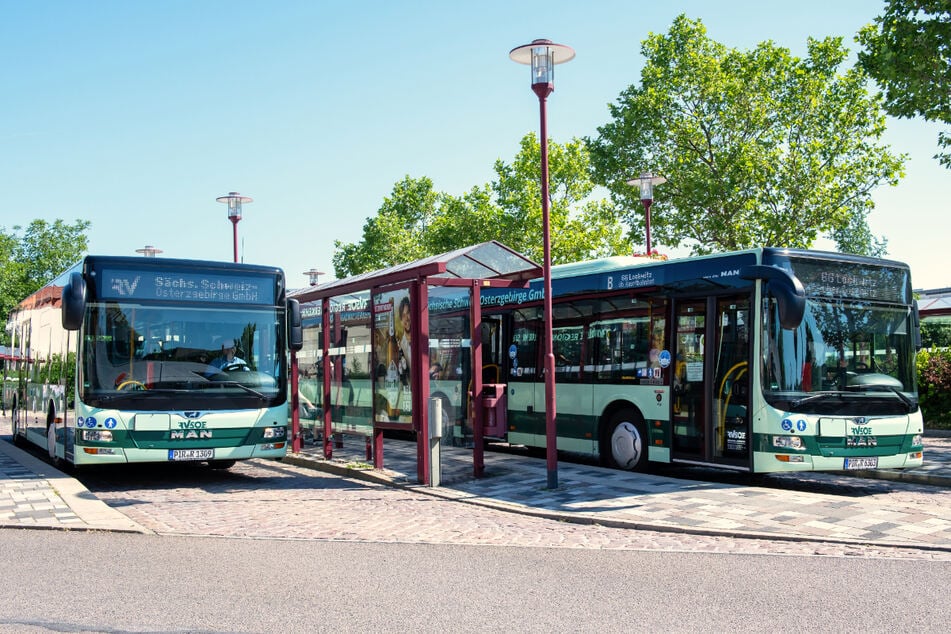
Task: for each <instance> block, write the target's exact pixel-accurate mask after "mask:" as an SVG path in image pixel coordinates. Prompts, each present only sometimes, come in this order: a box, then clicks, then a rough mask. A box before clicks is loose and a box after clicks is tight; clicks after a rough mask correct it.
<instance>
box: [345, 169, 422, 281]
mask: <svg viewBox="0 0 951 634" xmlns="http://www.w3.org/2000/svg"><path fill="white" fill-rule="evenodd" d="M438 200H439V194H438V193H437V192H436V191H434V190H433V182H432V180H430V179H429V178H426V177H423V178H418V179H413V178H410V177H409V176H406V177H404V178H403V180H401V181H399V182H398V183H396V184H395V185H394V186H393V193H392V194H391V196H390V197H389V198H385V199H384V200H383V205H381V206H380V209H379V210H378V211H377V215H376V216H375V217H373V218H369V219H367V221H366V222H365V223H364V224H363V240H362V241H361V242H357V243H349V244H344V243H342V242H341V241H339V240H334V256H333V264H334V272H335V274H336V276H337V277H338V278H342V277H347V276H349V275H357V274H359V273H365V272H367V271H374V270H377V269H382V268H386V267H388V266H392V265H394V264H399V263H401V262H410V261H412V260H416V259H418V258H421V257H423V255H425V248H424V241H423V234H424V233H425V229H426V225H427V224H428V223H429V221H430V220H431V219H432V218H433V217H434V216H435V214H436V209H437V203H438Z"/></svg>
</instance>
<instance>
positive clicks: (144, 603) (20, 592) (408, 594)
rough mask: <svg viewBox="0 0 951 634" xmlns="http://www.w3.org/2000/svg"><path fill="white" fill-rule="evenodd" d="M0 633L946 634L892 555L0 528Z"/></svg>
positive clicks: (936, 569)
mask: <svg viewBox="0 0 951 634" xmlns="http://www.w3.org/2000/svg"><path fill="white" fill-rule="evenodd" d="M0 538H2V539H3V544H4V546H3V548H2V550H0V568H2V570H3V576H4V588H5V592H4V595H5V597H4V598H5V600H4V601H3V602H0V631H4V632H33V631H38V632H39V631H52V632H110V633H113V632H185V631H187V632H222V631H224V632H276V631H280V632H314V631H338V632H341V631H342V632H351V631H360V632H370V631H373V632H407V631H426V632H436V631H438V632H473V631H480V632H488V631H506V632H509V631H513V630H514V631H518V632H553V631H577V632H621V631H625V632H629V631H631V630H635V631H637V630H640V631H672V630H676V631H682V632H701V631H702V632H710V631H734V632H754V631H755V632H763V631H796V630H805V631H810V632H844V631H879V632H884V631H917V632H939V631H942V632H943V631H946V627H947V623H948V622H949V620H951V608H949V606H948V602H947V600H946V599H947V597H946V594H945V593H946V588H947V587H948V586H949V584H951V565H949V564H948V563H947V562H923V561H911V560H901V559H851V558H844V557H789V556H775V555H759V556H754V555H730V554H717V553H679V552H666V553H664V552H644V551H624V550H592V549H553V548H516V547H493V548H486V547H479V546H451V545H434V544H406V543H354V542H335V541H323V542H319V541H318V542H313V541H307V542H304V541H295V540H249V539H221V538H200V537H168V536H154V535H129V534H106V533H83V532H60V531H35V530H32V531H30V530H2V531H0Z"/></svg>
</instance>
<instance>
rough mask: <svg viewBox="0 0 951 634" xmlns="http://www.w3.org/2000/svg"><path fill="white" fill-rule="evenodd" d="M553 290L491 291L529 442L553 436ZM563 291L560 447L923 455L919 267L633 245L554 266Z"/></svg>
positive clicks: (871, 463)
mask: <svg viewBox="0 0 951 634" xmlns="http://www.w3.org/2000/svg"><path fill="white" fill-rule="evenodd" d="M542 296H543V285H542V281H541V280H536V281H534V282H532V285H531V288H529V289H526V290H524V291H512V290H510V289H491V288H489V289H484V290H483V292H482V295H481V305H482V311H483V316H482V319H483V323H482V329H481V331H482V338H483V340H482V352H483V354H482V357H483V358H482V366H483V368H488V369H489V370H490V372H489V374H491V373H494V374H492V376H489V374H486V372H485V370H484V371H483V372H484V380H485V381H486V383H496V382H497V383H498V384H500V386H501V389H498V391H497V394H499V395H501V396H502V398H501V399H500V400H499V402H498V403H499V405H498V407H497V408H496V411H495V413H494V416H496V417H498V416H503V417H504V421H501V422H502V423H503V424H502V425H501V426H499V425H496V429H498V428H499V427H501V428H502V429H503V430H504V433H503V434H501V435H500V434H496V436H497V437H499V438H501V439H503V440H505V441H507V442H509V443H512V444H518V445H525V446H528V447H544V446H545V438H546V434H545V431H546V430H545V411H544V408H545V384H544V377H543V372H542V368H543V367H544V363H543V348H544V346H543V345H542V339H541V337H542V333H543V327H542V326H543V306H542ZM552 300H553V319H552V327H553V352H554V356H555V363H556V367H555V373H556V374H555V379H556V394H557V400H556V426H557V446H558V449H559V450H564V451H569V452H574V453H580V454H587V455H591V456H599V457H600V460H601V461H602V462H603V463H604V464H606V465H610V466H614V467H618V468H622V469H630V470H645V469H647V468H648V467H649V466H650V465H651V463H681V464H690V465H709V466H716V467H721V468H727V469H735V470H741V471H749V472H760V473H763V472H777V471H810V470H817V471H818V470H824V471H836V470H852V469H874V468H908V467H915V466H919V465H921V464H922V431H923V422H922V416H921V410H920V408H919V406H918V397H917V392H916V389H917V388H916V372H915V353H916V351H917V349H918V347H919V346H920V343H919V342H920V335H919V324H918V315H917V308H916V305H915V303H914V300H913V297H912V286H911V275H910V271H909V268H908V266H907V265H904V264H901V263H898V262H893V261H887V260H881V259H874V258H868V257H859V256H850V255H843V254H838V253H825V252H816V251H795V250H787V249H775V248H762V249H753V250H748V251H741V252H735V253H727V254H722V255H711V256H704V257H694V258H686V259H681V260H670V261H658V260H655V259H649V258H634V257H619V258H609V259H604V260H597V261H591V262H583V263H577V264H567V265H562V266H556V267H553V269H552ZM447 318H451V319H459V316H458V315H455V316H447ZM440 319H441V316H440V315H439V314H438V312H436V311H435V310H434V307H433V306H432V305H431V306H430V320H431V324H433V323H438V322H439V320H440ZM431 328H435V327H434V326H431ZM462 330H463V331H464V330H465V328H462ZM463 389H464V386H463Z"/></svg>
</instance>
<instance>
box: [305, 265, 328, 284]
mask: <svg viewBox="0 0 951 634" xmlns="http://www.w3.org/2000/svg"><path fill="white" fill-rule="evenodd" d="M323 274H324V272H323V271H318V270H317V269H310V270H309V271H304V275H306V276H308V277H309V278H310V285H311V286H317V280H318V279H320V276H321V275H323Z"/></svg>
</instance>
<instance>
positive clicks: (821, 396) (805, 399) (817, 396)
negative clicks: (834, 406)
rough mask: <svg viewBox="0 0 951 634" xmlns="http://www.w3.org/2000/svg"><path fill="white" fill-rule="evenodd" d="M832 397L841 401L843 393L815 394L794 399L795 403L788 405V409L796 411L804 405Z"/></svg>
mask: <svg viewBox="0 0 951 634" xmlns="http://www.w3.org/2000/svg"><path fill="white" fill-rule="evenodd" d="M832 396H835V397H838V398H839V399H841V398H843V397H844V396H845V392H817V393H816V394H810V395H809V396H803V397H802V398H799V399H796V400H795V401H793V402H792V403H790V409H796V408H798V407H799V406H800V405H802V404H804V403H810V402H812V401H818V400H819V399H824V398H829V397H832Z"/></svg>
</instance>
